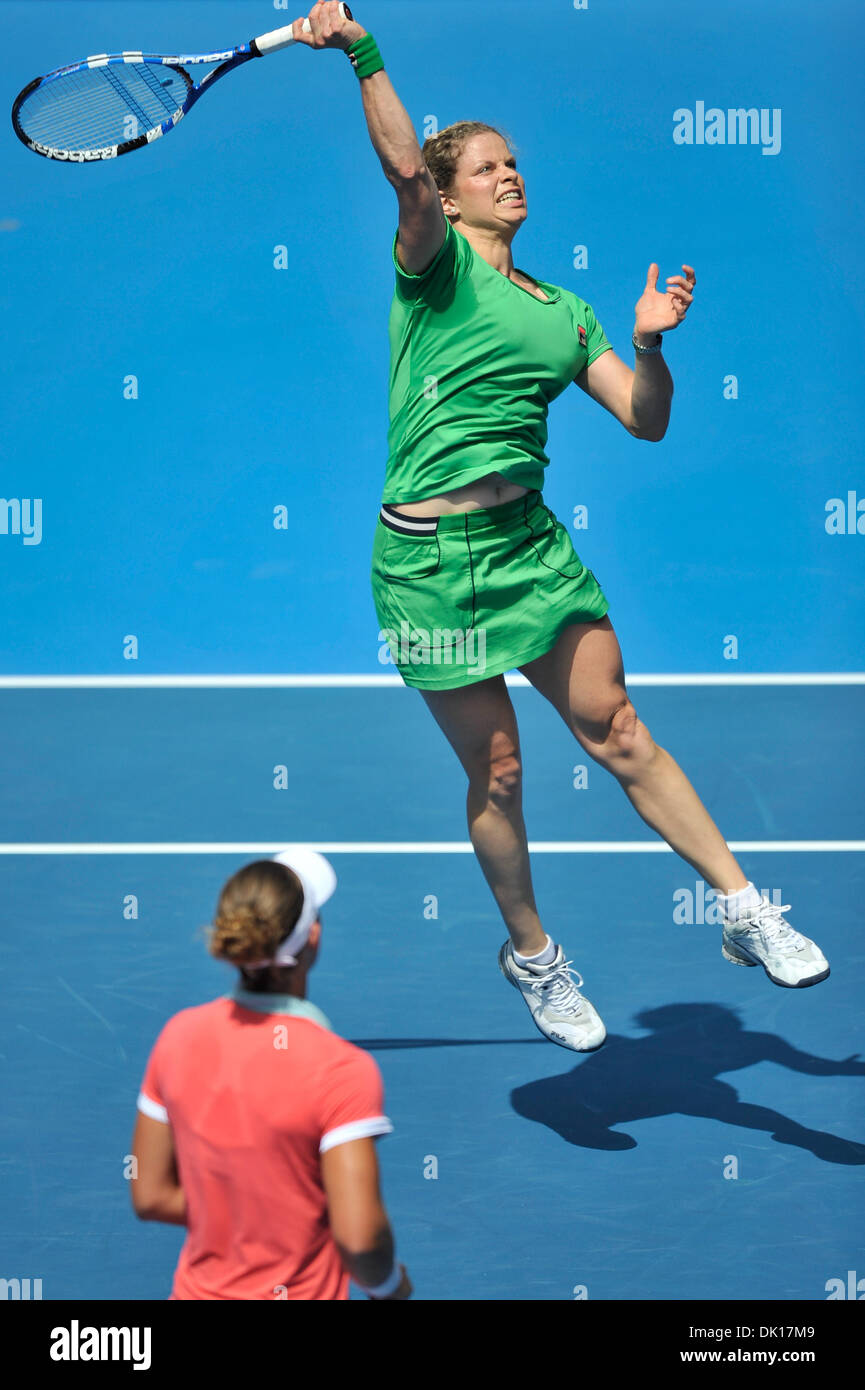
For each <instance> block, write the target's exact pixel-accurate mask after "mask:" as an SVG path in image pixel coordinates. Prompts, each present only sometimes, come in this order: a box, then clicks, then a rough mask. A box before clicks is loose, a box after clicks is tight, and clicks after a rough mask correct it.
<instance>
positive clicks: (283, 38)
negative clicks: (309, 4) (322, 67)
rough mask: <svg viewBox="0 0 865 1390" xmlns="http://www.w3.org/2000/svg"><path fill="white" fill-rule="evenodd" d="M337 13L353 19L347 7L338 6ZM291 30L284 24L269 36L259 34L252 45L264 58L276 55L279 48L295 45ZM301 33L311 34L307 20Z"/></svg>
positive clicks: (295, 41)
mask: <svg viewBox="0 0 865 1390" xmlns="http://www.w3.org/2000/svg"><path fill="white" fill-rule="evenodd" d="M339 13H340V15H341V17H342V18H343V19H352V18H353V15H352V13H351V10H350V9H349V8H348V5H340V7H339ZM293 29H294V26H293V25H292V24H286V25H285V27H284V28H282V29H271V31H270V33H269V34H261V35H260V37H259V38H257V39H253V43H254V44H255V46H256V48H257V49H258V51H259V53H260V54H261V56H262V57H263V58H264V57H266V56H267V54H268V53H276V52H278V51H279V49H280V48H288V46H289V44H292V43H297V39H296V38H295V37H294V33H293ZM303 32H304V33H305V34H311V33H312V25H311V24H310V22H309V20H308V19H305V20H304V21H303Z"/></svg>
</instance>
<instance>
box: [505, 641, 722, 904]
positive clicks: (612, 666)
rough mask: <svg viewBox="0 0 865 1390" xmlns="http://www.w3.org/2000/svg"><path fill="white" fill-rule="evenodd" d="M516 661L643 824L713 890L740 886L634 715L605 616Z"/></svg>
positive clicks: (689, 794)
mask: <svg viewBox="0 0 865 1390" xmlns="http://www.w3.org/2000/svg"><path fill="white" fill-rule="evenodd" d="M522 669H523V671H524V673H525V675H526V676H527V677H528V679H529V680H530V681H531V683H532V685H533V686H535V688H536V689H537V690H539V691H540V692H541V694H542V695H544V696H545V697H546V699H548V700H549V701H550V703H551V704H552V705H553V706H554V708H555V709H557V710H558V712H559V714H560V715H561V716H562V718H563V719H564V721H565V723H566V724H567V725H568V727H569V728H570V729H571V730H572V732H573V734H574V735H575V737H576V738H577V739H578V741H579V743H580V744H581V746H582V747H583V748H584V749H585V750H586V752H587V753H588V754H589V756H590V757H592V758H594V760H595V761H596V762H598V763H600V764H601V766H602V767H605V768H606V769H607V770H608V771H609V772H611V773H612V774H613V776H614V777H615V778H616V779H617V780H618V782H619V783H620V784H621V786H622V787H623V789H624V791H625V793H626V795H627V796H628V797H629V798H630V800H631V803H632V805H633V806H634V809H635V810H636V811H637V813H638V814H639V815H640V816H641V817H642V818H643V820H644V821H645V822H646V824H647V825H649V826H651V828H652V829H653V830H655V831H656V832H657V833H658V834H659V835H660V836H661V837H662V839H664V840H666V842H667V844H668V845H670V846H671V848H672V849H674V850H675V851H676V853H677V854H679V855H681V857H682V858H683V859H684V860H686V861H687V863H688V864H690V865H692V867H693V868H694V869H696V870H697V872H698V873H699V874H700V876H701V877H702V878H703V879H705V881H706V882H707V883H708V884H710V885H711V887H712V888H714V889H716V890H717V891H718V892H721V893H734V892H736V891H737V890H738V889H740V888H744V887H745V885H746V884H747V882H748V880H747V878H746V877H745V875H744V874H743V873H742V870H741V869H740V867H739V865H738V864H737V862H736V860H735V859H734V857H733V855H732V854H731V853H730V850H729V849H728V847H727V845H726V843H725V841H724V838H723V836H722V835H721V832H720V830H719V829H718V827H717V826H716V825H715V823H714V821H713V820H712V818H711V816H710V815H709V813H708V811H707V810H706V808H705V806H704V805H703V803H702V801H701V800H700V798H699V797H698V796H697V793H696V792H695V791H694V788H693V787H692V786H691V783H690V782H689V781H688V779H687V777H686V776H685V774H684V772H683V771H682V769H681V768H680V767H679V765H678V763H676V762H675V761H674V760H673V759H672V758H671V757H670V755H669V753H667V752H666V751H665V750H664V749H663V748H659V747H658V745H657V744H656V743H655V742H654V740H653V739H652V736H651V734H650V733H649V730H648V729H647V728H646V726H645V724H643V723H642V721H641V720H640V719H639V718H638V717H637V712H636V710H635V709H634V706H633V705H632V704H631V701H630V700H629V699H628V692H627V690H626V689H625V672H624V668H623V665H622V654H621V651H620V650H619V643H618V640H617V638H616V634H615V632H614V631H613V626H612V624H611V622H610V620H609V618H600V619H599V620H598V621H597V622H594V623H575V624H573V625H572V626H571V627H568V628H566V629H565V631H564V632H563V633H562V634H561V636H560V638H559V640H558V642H557V643H556V645H555V647H553V648H552V650H551V651H549V652H547V653H546V655H544V656H542V657H539V658H538V660H537V661H532V662H530V663H529V664H528V665H527V666H524V667H523V668H522Z"/></svg>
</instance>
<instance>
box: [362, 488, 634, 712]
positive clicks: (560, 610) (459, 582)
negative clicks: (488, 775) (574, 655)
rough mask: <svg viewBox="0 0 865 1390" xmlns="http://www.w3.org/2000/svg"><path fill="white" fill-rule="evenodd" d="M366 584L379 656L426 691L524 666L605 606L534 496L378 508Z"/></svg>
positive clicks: (564, 532) (546, 509) (588, 573)
mask: <svg viewBox="0 0 865 1390" xmlns="http://www.w3.org/2000/svg"><path fill="white" fill-rule="evenodd" d="M372 586H373V598H374V600H375V608H376V613H377V615H378V621H379V634H378V640H379V643H380V646H379V659H380V660H381V662H382V663H383V664H391V663H392V664H393V665H395V666H396V667H397V669H398V671H399V673H400V675H401V676H402V678H403V680H404V681H405V683H406V685H414V686H418V687H419V688H420V689H423V690H452V689H455V688H457V687H459V686H463V685H472V684H474V682H475V681H482V680H487V679H489V678H490V677H491V676H500V675H502V673H503V672H505V671H510V670H512V669H513V668H514V667H518V666H524V665H525V664H526V662H528V661H534V660H535V658H536V657H539V656H543V655H544V653H545V652H548V651H549V650H550V648H551V647H553V646H555V643H556V640H557V639H558V637H559V634H560V633H561V632H562V630H563V628H566V627H568V626H569V625H570V624H571V623H590V622H595V621H596V620H597V619H598V618H603V616H604V614H605V613H606V612H607V609H608V607H609V604H608V602H607V600H606V598H605V596H604V594H603V592H602V591H601V588H600V585H599V584H598V581H597V580H596V579H595V576H594V575H593V574H592V571H591V570H589V569H586V567H585V565H584V564H583V562H582V561H581V559H580V557H579V555H577V553H576V551H575V550H574V547H573V545H572V544H571V538H570V536H569V535H568V532H567V530H566V528H565V527H564V526H563V525H562V523H561V522H560V521H557V520H556V518H555V517H554V516H553V513H552V512H551V511H550V509H549V507H547V506H545V505H544V501H543V498H542V497H541V494H540V493H539V492H529V493H526V494H525V496H523V497H518V498H517V499H516V501H514V502H505V503H504V504H503V505H502V506H500V507H490V508H489V509H487V510H482V511H474V512H458V513H454V514H452V515H449V516H440V517H413V516H406V514H405V513H404V512H401V511H400V510H399V508H398V507H392V506H387V505H386V506H383V507H382V509H381V511H380V513H379V518H378V522H377V525H376V533H375V544H374V547H373V558H372Z"/></svg>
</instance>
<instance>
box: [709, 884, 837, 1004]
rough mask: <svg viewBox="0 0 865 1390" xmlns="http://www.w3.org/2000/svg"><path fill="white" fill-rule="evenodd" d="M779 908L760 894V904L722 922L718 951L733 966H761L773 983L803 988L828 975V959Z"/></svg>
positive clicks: (784, 909)
mask: <svg viewBox="0 0 865 1390" xmlns="http://www.w3.org/2000/svg"><path fill="white" fill-rule="evenodd" d="M789 911H790V904H789V903H787V904H785V906H783V907H778V906H776V905H775V904H774V903H771V902H770V901H769V899H768V898H767V897H766V895H765V894H763V901H762V902H761V904H760V906H759V907H753V908H750V909H747V910H746V911H745V912H744V913H743V914H742V916H741V917H740V918H739V920H738V921H737V922H727V923H725V925H724V933H723V941H722V945H721V951H722V954H723V956H724V959H725V960H729V961H732V962H733V964H734V965H762V967H763V969H764V970H765V972H766V974H767V975H768V976H769V979H770V980H771V981H772V983H773V984H775V985H783V986H784V987H785V988H787V989H804V988H805V987H806V986H807V985H816V984H819V982H820V981H821V980H825V979H826V977H827V975H828V974H829V962H828V961H827V959H826V957H825V956H824V955H823V953H822V951H821V950H820V948H819V946H816V945H815V944H814V942H813V941H810V940H809V939H808V937H807V936H801V935H800V934H799V932H797V931H794V930H793V928H792V927H791V926H790V924H789V922H787V921H785V919H784V916H783V914H784V913H785V912H789Z"/></svg>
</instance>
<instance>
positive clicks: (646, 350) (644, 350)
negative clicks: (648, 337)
mask: <svg viewBox="0 0 865 1390" xmlns="http://www.w3.org/2000/svg"><path fill="white" fill-rule="evenodd" d="M631 342H632V343H633V345H634V348H635V350H636V351H637V352H639V353H640V355H641V356H642V357H646V356H648V355H649V354H650V353H653V352H660V351H661V348H662V346H663V338H662V337H661V335H660V333H656V334H655V341H654V343H653V344H652V346H651V347H643V345H642V343H638V342H637V334H636V332H635V333H634V334H633V336H632V338H631Z"/></svg>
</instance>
